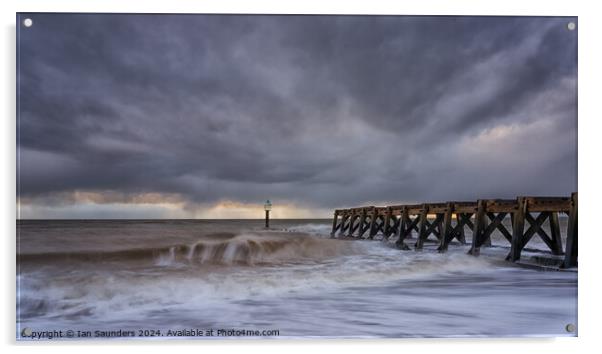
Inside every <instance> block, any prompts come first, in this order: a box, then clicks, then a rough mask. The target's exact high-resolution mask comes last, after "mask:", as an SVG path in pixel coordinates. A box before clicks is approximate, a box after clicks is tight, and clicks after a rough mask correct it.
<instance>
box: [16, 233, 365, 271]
mask: <svg viewBox="0 0 602 354" xmlns="http://www.w3.org/2000/svg"><path fill="white" fill-rule="evenodd" d="M213 236H216V235H213ZM217 236H219V237H207V238H204V239H203V240H200V241H197V242H195V243H192V244H188V245H185V244H179V245H172V246H161V247H147V248H131V249H123V250H114V251H86V250H82V251H70V252H48V253H32V254H20V255H19V256H18V257H19V261H20V262H47V261H53V262H61V261H71V262H72V261H81V262H104V261H136V260H152V261H154V263H155V264H156V265H159V266H167V265H172V264H175V263H195V264H214V265H261V264H271V263H283V262H295V261H300V260H306V259H311V260H320V259H325V258H329V257H335V256H338V255H344V254H349V253H351V252H352V250H353V247H352V245H351V244H350V243H348V242H341V241H337V240H329V239H321V238H316V237H312V236H309V235H304V234H299V233H295V234H292V233H289V234H277V233H266V234H254V233H242V234H229V235H228V234H226V235H225V234H219V235H217Z"/></svg>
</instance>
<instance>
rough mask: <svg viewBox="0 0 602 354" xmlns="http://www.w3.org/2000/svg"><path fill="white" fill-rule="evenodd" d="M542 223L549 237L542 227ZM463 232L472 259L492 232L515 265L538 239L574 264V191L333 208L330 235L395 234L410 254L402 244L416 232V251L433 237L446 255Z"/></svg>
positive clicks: (566, 263)
mask: <svg viewBox="0 0 602 354" xmlns="http://www.w3.org/2000/svg"><path fill="white" fill-rule="evenodd" d="M563 213H564V214H567V215H568V217H569V220H568V225H567V232H566V235H567V236H566V244H565V247H563V244H562V237H561V232H560V231H561V230H560V223H559V218H558V216H559V214H563ZM507 217H509V218H510V220H511V225H512V227H511V230H508V229H507V228H506V226H505V225H504V224H503V220H504V219H505V218H507ZM546 221H548V223H549V230H550V235H548V233H547V232H546V231H544V228H543V225H544V223H545V222H546ZM526 226H528V228H526ZM465 228H468V229H469V230H471V231H472V235H473V236H472V244H471V248H470V251H469V252H468V253H469V254H472V255H475V256H477V255H479V251H480V248H481V247H483V246H489V245H491V234H492V233H493V232H494V231H496V230H497V231H499V232H500V233H501V234H502V236H503V238H504V239H505V240H507V241H508V243H509V244H510V253H509V254H508V256H507V258H506V259H507V260H509V261H512V262H516V261H518V260H519V259H520V257H521V252H522V250H523V249H524V248H525V246H526V245H527V244H528V243H529V241H531V240H532V238H533V236H535V235H538V236H539V237H540V238H541V239H542V240H543V242H544V243H545V244H546V245H547V246H548V248H549V249H550V251H551V253H552V254H554V255H564V261H563V264H562V266H563V267H565V268H569V267H576V266H577V193H573V194H572V195H571V196H570V197H518V198H516V199H487V200H486V199H481V200H478V201H476V202H445V203H425V204H416V205H392V206H387V207H376V206H366V207H358V208H350V209H337V210H335V212H334V219H333V222H332V233H331V235H332V236H333V237H335V236H336V235H337V232H338V235H343V236H349V237H356V238H366V239H373V238H374V236H376V235H378V234H382V236H383V239H384V240H388V239H389V238H390V237H392V236H396V237H397V241H396V245H397V247H398V248H400V249H403V250H409V249H410V247H409V246H408V245H406V243H405V240H407V239H409V238H411V237H412V233H414V232H415V233H416V235H417V240H416V243H415V245H414V247H415V249H417V250H420V249H422V248H423V245H424V242H425V241H426V240H427V239H428V238H429V236H431V235H432V236H434V237H435V238H436V240H437V242H438V244H439V247H438V250H439V252H445V251H446V250H447V248H448V246H449V244H450V243H451V242H452V241H453V240H454V239H456V240H457V241H458V242H460V243H461V244H466V238H465V236H464V233H465ZM525 228H526V229H525Z"/></svg>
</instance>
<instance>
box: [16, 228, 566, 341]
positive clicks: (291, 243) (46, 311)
mask: <svg viewBox="0 0 602 354" xmlns="http://www.w3.org/2000/svg"><path fill="white" fill-rule="evenodd" d="M561 222H562V225H564V227H563V228H565V227H566V220H561ZM330 231H331V220H272V221H271V224H270V228H269V229H266V228H265V227H264V224H263V220H17V274H16V281H17V294H16V306H17V308H16V314H17V319H16V320H17V325H16V330H17V333H16V336H17V339H18V340H36V341H37V340H153V339H204V340H214V339H249V338H253V339H282V338H404V337H428V338H430V337H558V336H576V335H577V330H578V329H577V275H578V273H577V271H576V269H571V270H565V271H557V270H553V269H554V268H551V267H543V268H541V267H525V266H524V265H517V264H513V263H510V262H507V261H505V257H506V255H507V254H508V252H509V244H508V242H507V241H506V240H505V239H503V238H502V237H501V236H500V235H494V237H493V246H492V247H483V248H481V253H480V256H478V257H475V256H471V255H468V254H467V252H468V250H469V248H470V246H469V244H466V245H463V244H459V243H458V242H454V243H452V244H451V245H450V246H449V250H448V251H447V252H446V253H439V252H437V250H436V247H437V243H436V242H434V241H433V242H427V243H426V244H425V247H424V249H423V250H421V251H415V250H410V251H402V250H400V249H398V248H397V247H395V237H392V238H390V239H388V240H387V239H383V238H382V236H376V237H375V239H374V240H358V239H349V238H347V237H336V238H332V237H331V236H330ZM563 233H564V230H563ZM466 236H467V239H468V242H469V243H470V238H471V237H470V236H471V235H470V232H469V231H467V234H466ZM414 237H415V236H414ZM413 242H415V238H414V239H409V240H406V243H407V244H408V245H410V246H411V245H412V244H413ZM529 247H530V250H529V251H527V252H524V253H523V257H522V259H523V260H525V261H527V262H528V261H529V259H531V258H532V259H536V258H540V257H542V256H545V255H546V253H545V252H543V251H541V250H544V249H545V244H543V242H537V240H536V237H534V241H532V243H530V244H529ZM540 249H541V250H540Z"/></svg>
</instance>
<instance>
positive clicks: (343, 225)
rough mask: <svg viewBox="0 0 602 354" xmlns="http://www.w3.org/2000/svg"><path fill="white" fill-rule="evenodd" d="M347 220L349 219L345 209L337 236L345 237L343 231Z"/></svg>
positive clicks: (347, 210)
mask: <svg viewBox="0 0 602 354" xmlns="http://www.w3.org/2000/svg"><path fill="white" fill-rule="evenodd" d="M348 218H349V209H346V210H344V211H343V215H341V227H340V229H339V235H341V236H345V230H346V226H345V224H346V223H347V219H348Z"/></svg>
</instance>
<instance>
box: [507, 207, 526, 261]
mask: <svg viewBox="0 0 602 354" xmlns="http://www.w3.org/2000/svg"><path fill="white" fill-rule="evenodd" d="M526 213H527V200H526V198H525V197H518V198H517V206H516V211H515V212H514V220H513V222H512V244H511V246H510V254H509V255H508V260H509V261H511V262H516V261H518V260H519V259H520V253H521V251H522V249H523V247H524V245H523V233H524V232H525V214H526Z"/></svg>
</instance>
